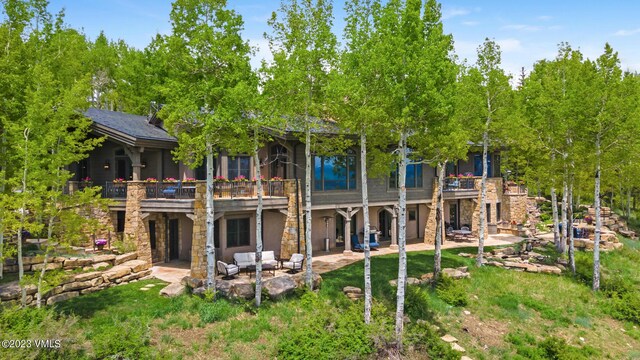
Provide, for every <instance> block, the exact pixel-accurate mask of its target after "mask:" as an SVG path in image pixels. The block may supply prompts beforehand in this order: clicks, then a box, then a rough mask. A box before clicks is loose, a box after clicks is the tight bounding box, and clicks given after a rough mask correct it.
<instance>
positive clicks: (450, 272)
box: [442, 266, 471, 279]
mask: <svg viewBox="0 0 640 360" xmlns="http://www.w3.org/2000/svg"><path fill="white" fill-rule="evenodd" d="M467 271H468V268H467V267H466V266H465V267H461V268H457V269H452V268H444V269H442V272H443V273H444V274H446V275H447V276H449V277H450V278H453V279H463V278H468V277H470V276H471V274H469V273H468V272H467Z"/></svg>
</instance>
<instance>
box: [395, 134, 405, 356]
mask: <svg viewBox="0 0 640 360" xmlns="http://www.w3.org/2000/svg"><path fill="white" fill-rule="evenodd" d="M399 145H400V166H399V168H398V175H399V176H398V202H399V206H398V223H399V224H398V225H399V229H398V258H399V260H398V289H397V299H396V300H397V301H396V341H397V342H398V349H400V350H402V332H403V329H404V294H405V285H406V278H407V250H406V242H407V238H406V234H407V221H406V217H407V189H406V186H405V185H406V179H407V134H406V132H405V131H403V132H402V134H401V135H400V144H399Z"/></svg>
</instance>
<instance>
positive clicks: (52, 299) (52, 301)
mask: <svg viewBox="0 0 640 360" xmlns="http://www.w3.org/2000/svg"><path fill="white" fill-rule="evenodd" d="M78 295H80V292H78V291H69V292H64V293H62V294H59V295H54V296H51V297H50V298H48V299H47V305H52V304H55V303H57V302H60V301H64V300H69V299H71V298H74V297H76V296H78Z"/></svg>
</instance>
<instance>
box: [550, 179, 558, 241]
mask: <svg viewBox="0 0 640 360" xmlns="http://www.w3.org/2000/svg"><path fill="white" fill-rule="evenodd" d="M551 216H552V219H553V244H554V245H555V247H556V249H557V248H558V247H559V244H560V220H559V217H558V195H557V194H556V188H555V186H551Z"/></svg>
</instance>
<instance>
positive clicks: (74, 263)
mask: <svg viewBox="0 0 640 360" xmlns="http://www.w3.org/2000/svg"><path fill="white" fill-rule="evenodd" d="M63 266H64V267H65V268H74V267H78V266H80V262H79V261H78V258H69V259H65V261H64V263H63Z"/></svg>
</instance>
